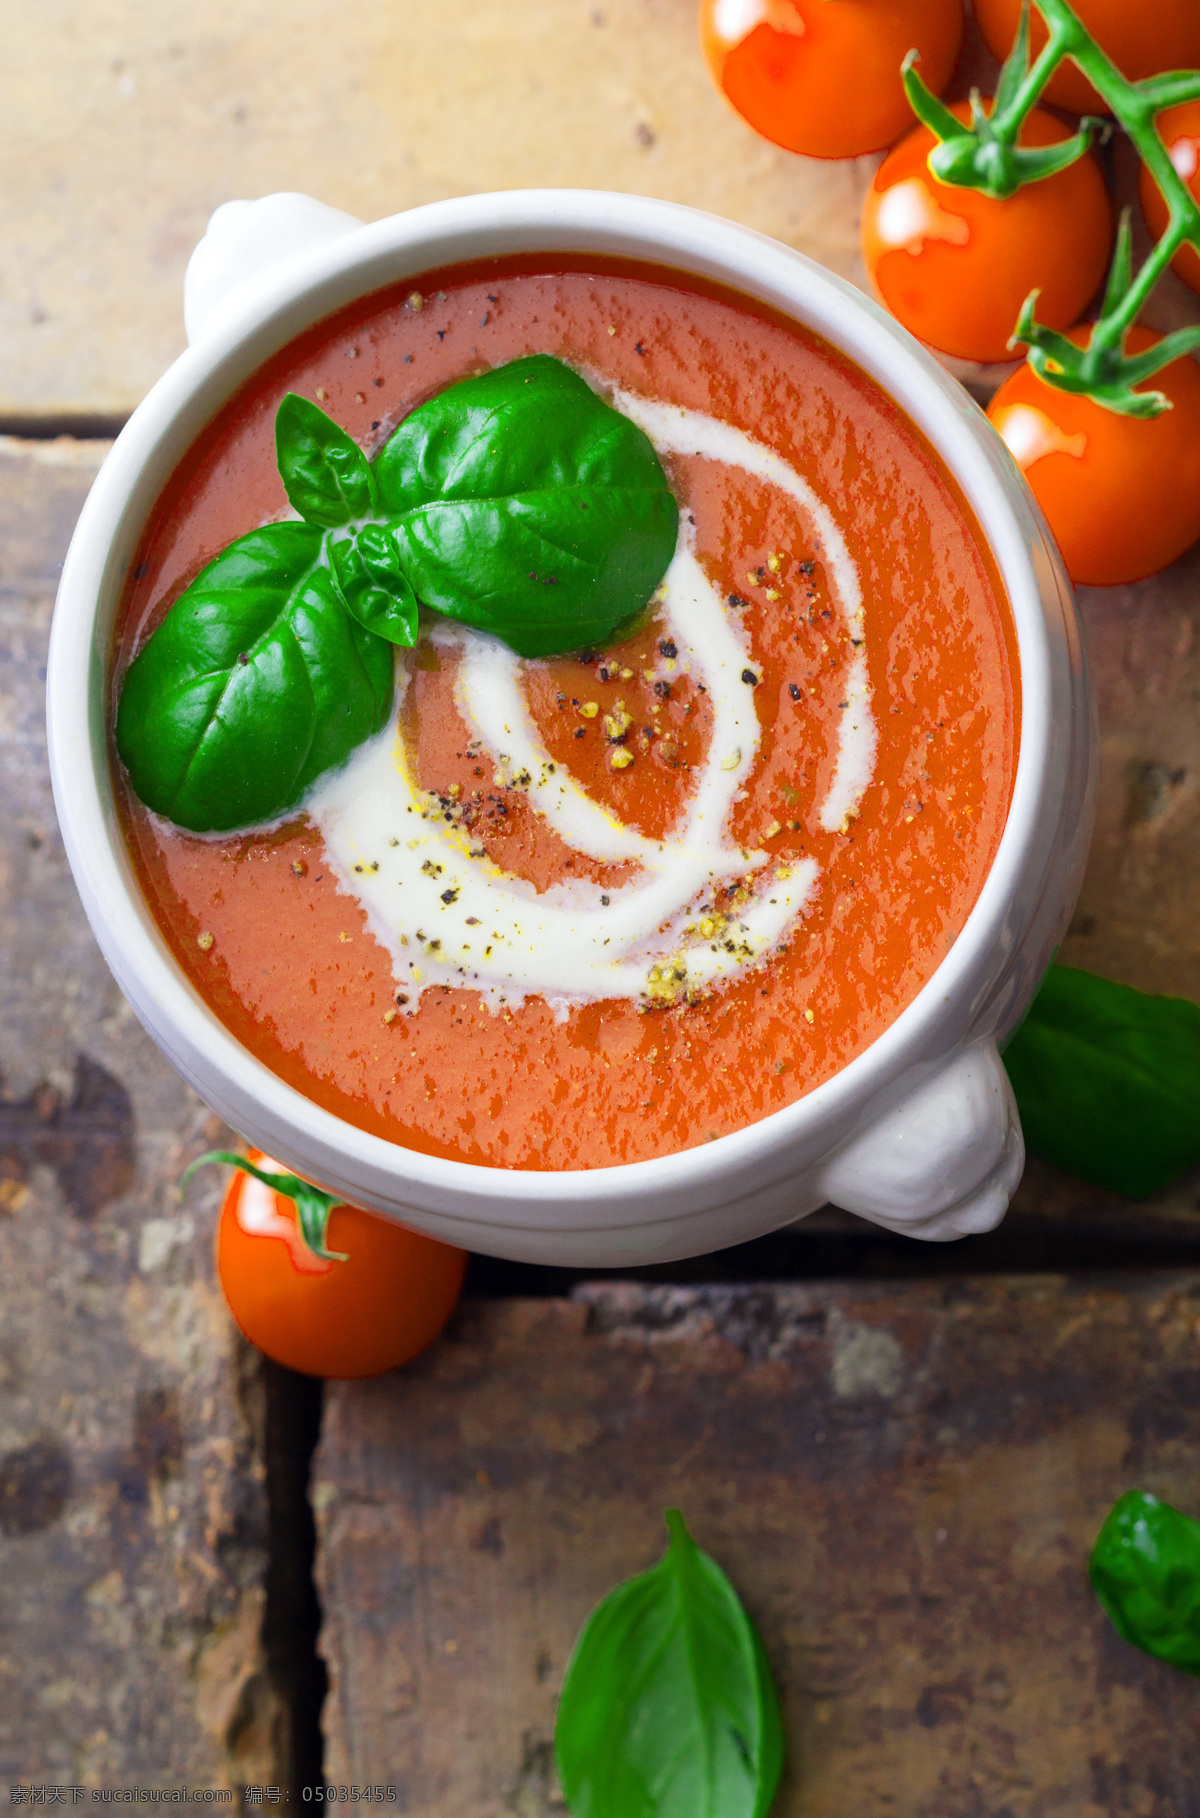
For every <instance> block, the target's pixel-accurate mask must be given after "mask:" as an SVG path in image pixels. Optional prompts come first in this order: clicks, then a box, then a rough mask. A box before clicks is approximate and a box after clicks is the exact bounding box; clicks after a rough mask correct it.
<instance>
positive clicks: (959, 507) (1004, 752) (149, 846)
mask: <svg viewBox="0 0 1200 1818" xmlns="http://www.w3.org/2000/svg"><path fill="white" fill-rule="evenodd" d="M532 353H544V354H551V355H553V356H555V357H557V358H558V359H560V360H562V361H564V362H566V363H567V364H569V365H570V366H571V367H573V368H574V369H575V370H576V371H578V372H579V373H581V374H582V375H583V376H584V377H585V378H586V379H587V380H588V382H589V383H590V384H591V385H592V386H593V387H594V388H595V389H596V390H597V391H598V392H599V393H600V394H601V395H602V396H603V397H605V398H606V399H607V400H608V401H610V402H611V403H613V404H614V405H615V406H616V408H617V409H619V410H621V411H622V412H624V413H625V414H627V415H629V416H631V417H632V418H633V420H634V421H635V422H637V423H638V424H639V425H640V426H641V427H642V428H643V429H644V430H645V432H646V434H647V435H648V436H649V437H650V439H651V441H652V442H653V443H654V444H655V446H656V448H657V450H658V453H659V456H660V459H661V460H662V463H663V466H664V468H665V470H666V472H667V475H668V478H669V480H670V483H671V487H672V489H673V491H674V493H675V495H676V498H677V500H678V503H679V507H680V537H679V544H678V548H677V552H676V556H675V559H674V561H673V562H672V564H671V567H670V569H669V570H668V572H667V575H666V578H665V580H664V583H663V585H662V587H660V589H659V590H658V592H657V593H656V595H655V596H654V598H653V599H652V600H651V601H650V602H649V604H648V606H647V609H646V611H645V613H644V614H643V615H642V617H641V618H640V620H638V621H637V622H636V628H635V630H634V631H633V632H632V633H630V634H629V635H627V636H625V637H624V639H623V641H621V642H619V643H615V644H612V645H609V646H607V647H606V648H604V649H603V650H589V651H583V652H580V653H579V654H577V655H574V656H571V657H562V658H551V659H537V660H531V661H522V660H520V659H518V658H517V657H516V656H515V654H514V653H512V652H510V651H507V649H506V647H502V646H500V645H499V643H498V641H497V640H494V639H486V638H484V637H483V636H482V634H474V633H469V632H468V631H466V630H465V629H464V628H462V627H457V626H453V625H451V624H450V623H449V622H448V621H445V620H438V619H436V618H434V617H432V616H430V617H429V619H428V622H425V621H423V624H422V634H421V637H420V640H419V642H418V644H417V646H416V648H415V649H413V650H405V651H400V652H398V654H397V664H398V687H397V708H396V714H395V718H394V723H393V724H392V725H391V726H390V727H389V728H388V729H387V730H386V731H385V732H384V733H383V734H381V735H380V736H379V737H378V738H376V739H375V740H372V741H370V742H369V743H368V745H366V746H364V747H362V748H361V749H360V751H359V752H357V753H356V754H355V755H354V756H353V757H352V758H351V759H350V761H349V763H348V764H347V765H346V766H345V768H344V769H343V770H341V771H339V772H338V773H336V774H334V775H332V776H330V777H327V778H325V779H322V780H321V782H320V783H319V784H318V785H317V787H316V789H315V790H314V791H313V792H312V794H311V795H310V797H308V798H307V799H306V801H305V803H304V804H303V811H298V812H297V813H295V814H294V815H293V816H292V817H291V818H289V819H287V820H286V821H285V822H284V824H282V825H279V826H274V827H271V828H269V829H266V830H262V829H258V830H255V829H251V830H249V831H247V832H244V833H240V834H237V835H231V836H222V837H208V836H205V837H200V836H196V835H193V834H189V833H187V832H184V831H183V830H182V829H180V828H177V827H174V826H171V825H169V824H168V823H166V822H164V821H163V820H162V819H160V818H158V817H156V816H154V815H152V814H150V813H149V812H148V811H147V810H146V809H145V808H144V807H143V806H142V805H141V804H140V803H139V802H138V801H137V800H136V799H135V798H134V797H133V795H132V794H131V792H130V791H129V790H128V789H127V787H126V785H125V782H124V780H123V776H122V775H121V773H120V765H119V762H118V761H117V760H116V759H115V757H114V768H115V770H116V771H117V773H118V775H117V782H118V794H119V798H120V801H121V805H122V815H123V822H124V828H125V835H126V839H127V842H128V848H129V851H130V854H131V857H132V860H133V863H134V865H135V868H136V871H137V874H138V877H139V879H140V883H141V886H142V889H143V890H144V892H145V896H146V899H147V901H148V903H149V904H150V906H151V908H152V909H153V912H154V914H155V916H156V918H157V920H158V922H159V925H160V927H161V928H162V931H163V933H164V936H165V938H166V939H167V941H168V942H169V944H170V946H171V948H172V950H173V952H174V954H175V956H176V958H177V960H178V963H179V964H180V966H181V967H182V968H183V971H184V972H185V974H186V976H187V977H188V978H189V980H190V981H191V982H192V983H193V985H194V986H195V988H196V989H197V991H198V992H199V993H200V994H201V996H202V997H203V998H204V1000H205V1001H206V1003H207V1004H208V1005H209V1006H210V1007H211V1008H212V1010H213V1011H214V1012H215V1014H216V1015H217V1016H218V1017H220V1019H221V1020H222V1021H223V1022H224V1023H225V1025H226V1026H227V1027H228V1028H229V1030H230V1031H231V1032H232V1033H233V1034H234V1035H235V1036H236V1037H237V1038H238V1040H239V1041H241V1042H242V1043H243V1044H244V1045H245V1046H246V1048H248V1049H249V1050H250V1051H251V1052H252V1053H254V1054H255V1055H257V1056H258V1057H259V1059H261V1060H262V1061H264V1062H265V1063H266V1064H267V1065H268V1066H269V1067H271V1068H272V1069H273V1070H274V1071H275V1072H276V1073H277V1074H278V1075H279V1076H280V1077H281V1078H282V1079H284V1080H286V1081H287V1082H288V1083H289V1084H290V1085H293V1086H295V1087H296V1088H297V1089H298V1090H299V1091H301V1092H303V1093H305V1094H306V1095H307V1096H308V1097H309V1098H310V1099H311V1100H313V1101H314V1102H315V1103H316V1104H319V1105H321V1106H323V1107H324V1108H325V1109H327V1110H329V1111H332V1112H334V1113H336V1114H337V1115H339V1116H341V1117H344V1118H346V1119H348V1120H349V1121H350V1122H352V1123H354V1124H357V1125H359V1126H360V1127H362V1128H363V1129H366V1130H369V1131H372V1132H374V1133H375V1134H377V1135H380V1136H383V1137H386V1138H388V1139H390V1140H391V1141H393V1142H396V1143H398V1144H401V1145H403V1146H405V1147H407V1148H411V1149H417V1150H421V1151H423V1152H425V1153H427V1154H430V1155H437V1156H443V1157H448V1158H452V1159H458V1160H461V1161H466V1162H473V1163H478V1164H483V1165H487V1166H493V1167H508V1168H532V1169H564V1168H593V1167H602V1166H606V1165H609V1164H612V1163H617V1162H631V1161H638V1160H643V1159H647V1158H649V1157H653V1156H660V1155H664V1154H668V1153H670V1152H672V1151H674V1150H678V1149H682V1148H687V1147H691V1146H694V1145H696V1144H701V1143H704V1142H707V1141H710V1140H712V1139H713V1138H714V1137H717V1136H721V1135H725V1134H727V1133H729V1132H731V1131H734V1130H737V1129H740V1128H743V1127H745V1126H746V1125H748V1124H751V1123H753V1122H755V1121H756V1120H757V1119H759V1118H762V1117H765V1116H767V1115H768V1114H770V1113H771V1112H773V1111H777V1110H780V1109H781V1108H782V1107H784V1106H786V1105H788V1104H791V1103H793V1102H794V1101H795V1100H796V1099H798V1098H800V1097H801V1096H803V1095H804V1094H805V1093H807V1092H810V1091H811V1090H812V1089H813V1087H815V1086H817V1085H819V1084H820V1083H821V1082H822V1081H824V1080H827V1079H829V1078H830V1077H831V1076H832V1075H833V1074H834V1073H836V1072H837V1071H838V1070H839V1069H840V1068H842V1067H844V1066H845V1065H846V1064H847V1062H849V1061H850V1060H852V1059H853V1058H854V1057H855V1056H856V1055H858V1054H860V1053H861V1052H862V1051H863V1050H864V1049H865V1048H866V1047H867V1046H868V1044H869V1043H870V1042H872V1041H873V1040H874V1039H875V1038H876V1037H877V1036H878V1035H879V1034H880V1033H881V1032H882V1031H883V1030H884V1029H885V1028H886V1027H887V1026H888V1025H889V1024H890V1023H891V1022H892V1021H893V1020H894V1019H895V1018H896V1016H897V1015H898V1014H899V1012H900V1011H901V1010H903V1009H904V1007H905V1005H907V1004H908V1003H910V1002H911V1001H912V999H913V998H914V996H915V995H916V994H917V992H918V991H919V990H920V989H921V987H922V986H923V985H925V984H926V983H927V982H928V980H929V979H930V978H931V976H932V974H933V973H934V971H935V970H936V968H937V966H938V964H939V963H940V961H941V960H942V959H943V958H944V956H945V955H946V953H947V951H948V950H949V948H950V947H951V945H952V944H953V942H954V940H955V939H956V937H957V936H958V934H959V933H960V931H961V930H962V928H963V925H964V923H965V921H966V919H967V916H968V915H969V913H970V910H971V908H972V905H973V904H974V902H975V900H976V898H977V896H978V894H979V891H980V888H981V886H982V884H983V881H984V878H985V877H986V875H987V872H988V869H989V867H990V865H991V863H992V860H993V857H994V855H995V852H996V848H997V844H998V842H999V840H1000V836H1001V834H1002V832H1003V828H1004V822H1005V817H1006V814H1007V811H1008V805H1009V799H1010V795H1011V791H1012V784H1013V776H1014V771H1015V764H1016V750H1017V739H1018V731H1019V711H1020V704H1019V692H1018V683H1017V659H1016V646H1015V637H1014V633H1013V628H1012V624H1011V620H1010V617H1009V613H1008V608H1007V603H1006V601H1005V600H1004V597H1003V594H1002V590H1001V587H1000V585H999V582H998V579H997V576H996V573H995V570H994V567H993V564H992V563H991V560H990V558H989V556H988V553H987V551H986V548H985V547H984V545H983V542H982V538H981V536H980V533H979V531H978V529H977V528H976V526H975V524H974V522H973V520H972V518H971V515H970V513H969V511H968V510H967V509H966V507H965V505H964V503H963V501H962V499H961V497H960V495H959V493H958V491H957V489H956V487H955V485H954V483H953V481H952V480H951V479H950V477H949V476H948V475H947V474H946V472H945V471H944V470H943V468H942V467H941V465H940V464H939V462H938V460H937V459H936V457H935V456H934V455H933V454H932V453H931V451H930V450H929V448H928V447H927V446H926V444H925V443H924V441H923V440H922V438H921V437H920V435H919V434H918V433H917V432H916V431H915V430H914V428H913V426H912V425H911V424H910V423H909V422H908V421H907V419H906V418H905V416H904V415H903V413H902V412H901V411H900V410H899V409H898V408H897V407H896V405H895V404H894V403H892V401H891V400H890V399H889V398H888V397H886V396H885V395H884V394H883V393H882V392H881V391H880V390H879V389H878V387H876V386H875V385H874V384H873V383H872V382H871V381H869V380H868V379H867V378H866V377H865V376H864V375H863V374H862V373H861V372H859V371H858V370H857V369H856V368H855V367H854V366H852V365H851V364H850V363H849V362H848V361H846V360H845V359H844V358H842V357H841V356H840V355H839V354H837V353H836V352H835V351H834V350H833V349H831V348H830V347H829V346H827V345H825V344H824V343H823V342H821V341H820V340H819V339H818V338H817V337H815V336H813V335H810V334H808V333H806V332H804V331H803V330H801V329H799V328H798V327H796V326H795V325H794V324H792V323H789V322H787V321H786V320H784V319H783V318H781V317H779V316H776V315H775V314H773V313H772V312H771V311H770V310H768V309H766V308H760V307H758V306H756V305H753V304H751V303H749V302H748V301H747V300H745V299H743V298H740V297H738V296H736V295H734V294H732V293H729V292H727V291H724V290H722V289H720V288H718V287H716V286H711V285H706V284H704V283H702V282H700V281H698V280H693V279H691V278H689V277H685V276H683V275H681V274H677V273H673V272H670V271H666V270H660V269H658V268H655V267H648V266H640V265H633V264H629V263H623V262H621V263H618V262H606V261H602V260H597V259H584V258H578V259H572V258H564V257H562V256H561V255H559V256H556V257H554V258H550V257H547V258H544V259H541V260H538V259H534V258H525V259H504V260H496V261H489V262H486V263H480V264H477V265H472V266H456V267H453V268H450V269H447V270H444V271H440V272H435V273H431V274H428V275H426V276H424V277H422V278H421V279H419V280H416V281H409V282H408V283H406V284H404V285H403V286H399V287H397V288H396V289H394V290H385V291H381V292H378V293H376V294H375V295H373V296H372V297H369V298H367V299H366V300H365V301H362V302H360V303H358V304H356V305H354V306H353V307H352V308H350V309H348V310H346V311H344V312H342V313H341V314H339V315H337V316H335V317H332V318H331V319H329V320H328V321H326V322H325V323H323V324H322V325H320V326H319V327H318V328H316V329H314V330H312V331H311V332H310V333H308V334H307V335H305V336H304V337H303V338H301V339H299V340H297V341H295V342H294V343H292V344H291V345H290V346H289V347H288V348H286V349H285V350H284V351H283V352H282V353H281V354H279V355H278V356H277V357H276V358H275V359H274V360H272V361H271V362H270V363H269V364H268V365H267V366H265V367H264V368H263V369H262V370H261V372H260V373H259V374H258V375H257V376H256V378H255V379H254V380H253V381H252V382H251V383H250V384H249V385H248V386H247V387H246V388H245V389H244V390H243V391H242V392H241V393H240V394H238V395H237V396H236V397H235V398H234V399H233V400H232V401H231V402H230V403H229V404H228V405H227V406H226V407H225V408H224V410H223V411H222V412H221V413H220V415H219V416H218V418H217V419H216V420H215V421H214V422H213V423H212V424H211V425H210V426H209V428H208V429H207V430H206V431H205V433H204V434H203V435H202V436H201V437H200V439H199V440H198V442H197V443H196V445H195V446H194V447H193V449H192V450H191V452H190V454H189V455H188V457H187V459H186V460H185V461H184V462H183V463H182V465H181V466H180V468H179V469H178V470H177V472H176V473H175V474H174V476H173V477H172V479H171V481H170V483H169V485H168V486H167V487H166V489H165V491H164V493H163V496H162V498H161V500H160V501H159V504H158V507H157V508H156V511H155V514H154V516H153V519H152V521H151V523H150V525H149V527H148V530H147V533H146V536H145V539H144V543H143V547H142V549H141V551H140V553H139V559H138V562H137V565H136V568H135V570H134V573H133V575H132V576H131V579H130V582H129V585H128V589H127V593H126V598H125V602H124V609H123V612H122V615H121V618H120V623H119V627H118V634H117V640H116V648H115V651H114V689H119V685H120V679H121V676H122V674H123V672H124V669H125V668H126V667H127V665H128V663H129V661H130V660H131V658H132V656H133V655H134V653H135V652H136V651H137V650H138V649H139V648H140V646H141V645H142V644H143V643H144V641H145V639H146V637H147V636H148V635H149V633H150V632H151V631H152V630H153V628H154V627H155V626H156V625H157V624H158V623H159V622H160V620H161V619H162V617H163V615H164V614H165V612H166V611H167V609H168V608H169V606H170V605H171V603H172V602H173V601H174V600H175V599H176V598H177V597H178V596H179V594H180V593H181V591H182V590H183V588H184V587H185V586H186V585H187V584H188V583H189V582H190V581H191V580H192V579H193V578H194V577H195V576H196V575H197V574H198V573H199V572H200V571H201V569H202V568H204V566H205V565H206V564H207V563H208V562H210V561H211V560H212V559H213V557H214V556H215V555H217V554H218V553H219V552H220V550H221V549H223V548H224V547H225V546H226V545H227V544H228V543H229V542H231V541H232V540H233V538H235V537H237V536H239V535H241V534H242V533H244V532H246V531H248V530H251V529H253V528H255V527H256V526H258V525H261V524H264V523H267V522H271V521H273V520H275V519H278V518H280V517H282V516H284V515H286V498H285V495H284V492H283V487H282V482H281V480H280V478H279V475H278V472H277V469H276V464H275V459H274V446H273V426H274V418H275V413H276V410H277V408H278V406H279V403H280V401H281V400H282V398H283V397H284V396H285V394H286V393H288V392H295V393H298V394H300V395H301V396H303V397H307V398H310V399H312V400H314V401H316V402H318V403H319V404H320V405H321V407H322V409H323V410H325V411H326V412H327V413H328V414H329V415H330V416H331V417H333V418H334V419H335V420H336V421H337V422H338V423H339V424H341V425H343V426H344V427H345V428H346V429H347V430H348V431H349V433H350V435H351V436H353V437H354V439H355V440H356V441H357V442H358V443H359V444H360V445H361V446H362V447H363V448H364V449H365V450H366V452H367V453H368V455H372V456H373V455H374V454H375V453H376V452H377V451H378V449H379V448H380V447H381V446H382V445H383V443H384V442H385V441H386V440H387V438H388V437H389V435H390V434H391V433H392V431H393V430H394V429H395V427H396V425H397V424H398V423H399V422H400V421H401V420H402V418H403V417H404V416H405V415H406V414H407V413H408V412H409V411H411V410H412V409H413V408H414V407H415V406H416V405H417V404H419V403H421V402H422V401H423V400H424V399H426V398H428V397H430V396H432V395H434V394H435V393H437V392H439V391H441V390H442V389H443V388H444V387H446V386H447V385H449V384H451V383H453V382H455V381H457V380H460V379H463V378H465V377H468V376H470V375H472V374H474V373H478V372H481V371H485V370H487V369H489V368H492V367H497V366H500V365H502V364H504V363H505V362H507V361H510V360H513V359H516V358H519V357H521V356H524V355H528V354H532ZM114 698H115V696H114Z"/></svg>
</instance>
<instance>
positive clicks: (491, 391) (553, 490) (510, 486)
mask: <svg viewBox="0 0 1200 1818" xmlns="http://www.w3.org/2000/svg"><path fill="white" fill-rule="evenodd" d="M375 473H376V480H377V483H378V487H379V500H380V507H381V509H382V510H383V511H384V512H385V513H386V514H387V515H388V516H389V518H390V519H391V520H392V521H393V522H394V526H395V534H396V538H397V542H398V544H399V547H400V549H401V553H402V557H403V561H404V567H405V571H406V573H407V575H408V577H409V579H410V581H411V582H412V585H413V588H414V590H415V592H416V595H417V597H418V599H419V600H420V601H421V602H422V604H423V605H426V606H429V607H432V608H433V609H434V610H436V611H438V612H442V613H445V614H447V615H448V616H449V617H451V618H455V619H459V620H462V621H464V622H465V623H467V624H469V625H475V626H477V627H479V628H480V629H482V630H485V631H490V632H493V633H495V634H496V635H497V636H499V637H502V638H503V639H504V640H505V642H506V643H508V644H510V645H511V646H512V647H513V648H514V649H515V650H517V651H518V652H519V653H520V654H521V655H522V656H526V657H535V656H550V655H553V654H555V653H561V652H564V651H567V650H579V649H583V648H585V647H586V646H588V645H590V644H600V643H605V642H607V641H608V640H609V639H610V638H611V637H612V636H613V634H614V633H615V632H616V631H617V630H618V629H619V628H620V627H621V626H622V625H624V624H625V623H626V622H628V621H629V620H630V619H631V618H632V617H633V616H634V614H636V613H637V612H638V611H640V610H641V608H642V607H643V606H644V605H645V603H646V601H647V600H648V599H649V597H650V595H651V594H652V593H653V591H654V589H655V588H656V587H657V585H658V583H659V581H660V580H661V579H662V577H663V575H664V573H665V572H666V568H667V564H668V563H669V562H670V560H671V557H672V556H673V555H674V553H675V544H676V541H677V537H678V529H679V511H678V506H677V505H676V503H675V499H674V496H673V494H672V493H671V490H670V488H669V487H668V485H667V480H666V475H665V474H664V473H663V470H662V465H661V463H660V462H659V459H658V456H657V455H656V454H655V452H654V449H653V447H652V445H651V443H650V440H649V438H648V437H647V436H646V435H644V434H643V432H642V431H641V430H640V429H639V428H638V427H637V425H636V424H635V423H632V422H631V421H630V420H629V418H628V417H624V416H622V415H621V414H620V412H619V411H616V410H614V409H613V408H612V407H611V405H608V404H606V403H604V401H603V399H601V398H598V397H597V396H596V394H595V393H594V392H593V391H592V390H591V388H590V387H589V386H588V385H587V384H586V383H585V381H584V380H583V379H581V378H580V377H579V375H578V374H577V373H574V372H572V371H571V369H570V368H569V367H567V366H564V365H563V364H562V363H561V362H560V361H558V360H554V359H551V358H550V357H549V356H548V355H546V354H535V355H532V356H531V357H530V358H528V359H524V360H514V361H512V362H511V363H510V364H509V365H507V366H502V367H499V368H497V370H496V371H494V372H490V373H484V374H482V375H481V376H480V377H478V378H475V379H465V380H463V381H462V383H460V384H458V385H453V386H451V387H450V388H449V389H448V390H446V391H444V392H441V393H439V394H438V395H437V396H436V397H434V398H430V399H429V400H428V402H426V403H425V404H422V405H420V406H419V407H418V409H416V410H414V411H413V412H412V414H411V415H410V416H408V417H406V418H405V420H404V422H403V423H401V424H400V426H399V428H398V429H397V430H396V432H395V434H394V435H393V436H392V437H391V438H390V440H389V441H388V442H387V444H386V446H385V447H384V448H383V450H382V452H381V453H380V455H379V457H378V459H377V461H376V464H375Z"/></svg>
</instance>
